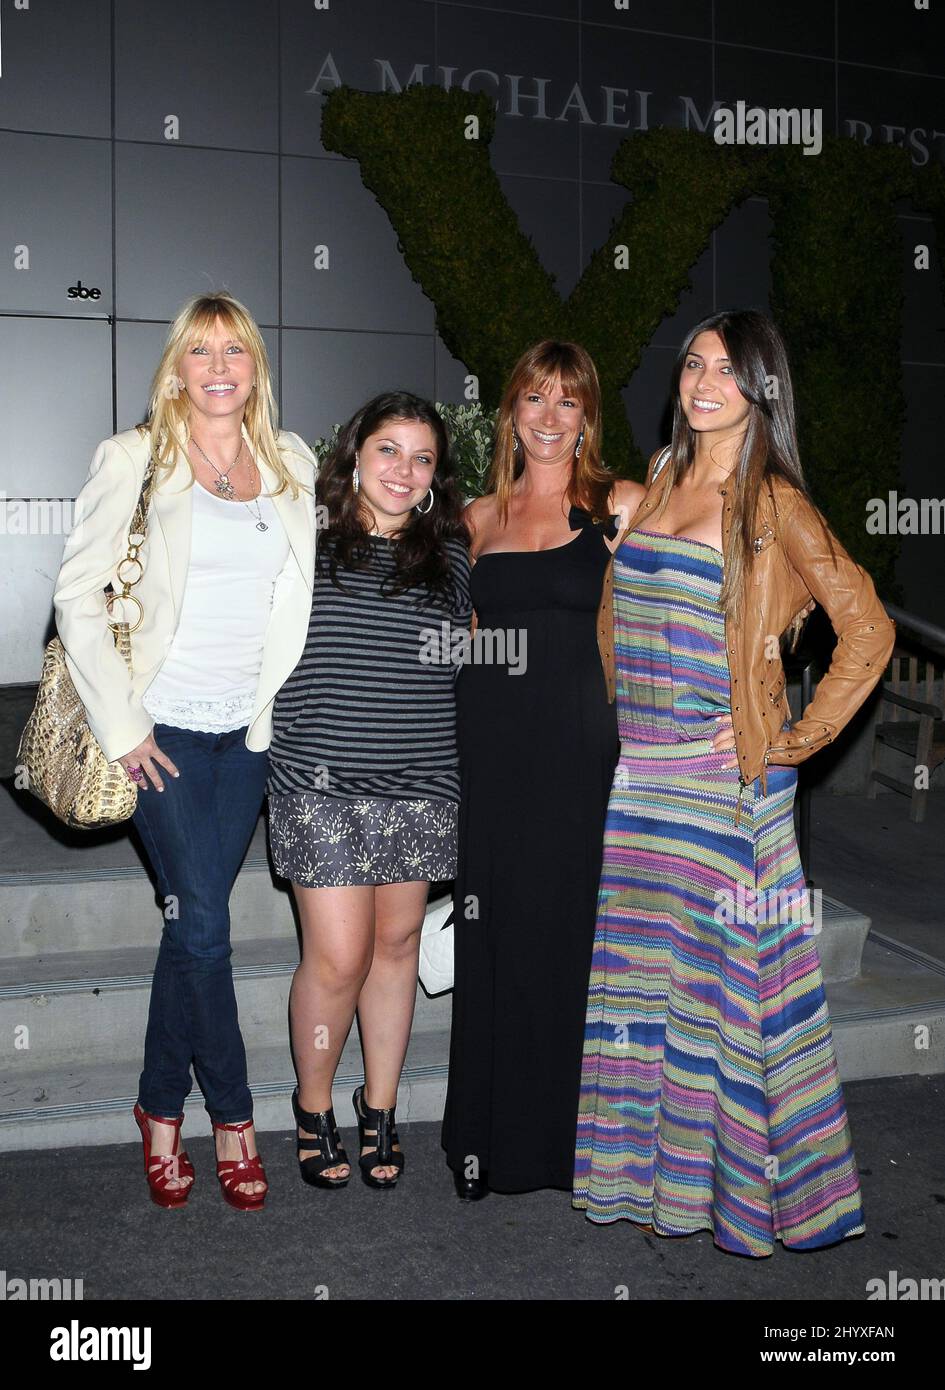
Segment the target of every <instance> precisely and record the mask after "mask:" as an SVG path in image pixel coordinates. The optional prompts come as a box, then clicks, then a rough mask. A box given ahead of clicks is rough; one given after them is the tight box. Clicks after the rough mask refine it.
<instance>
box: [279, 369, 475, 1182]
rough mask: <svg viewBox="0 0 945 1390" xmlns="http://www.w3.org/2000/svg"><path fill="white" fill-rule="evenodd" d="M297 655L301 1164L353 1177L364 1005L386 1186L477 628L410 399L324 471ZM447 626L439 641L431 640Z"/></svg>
mask: <svg viewBox="0 0 945 1390" xmlns="http://www.w3.org/2000/svg"><path fill="white" fill-rule="evenodd" d="M316 501H317V502H318V504H320V507H321V509H322V517H323V519H324V520H325V529H324V530H323V532H322V535H321V537H320V539H319V543H318V550H317V560H316V573H315V585H314V591H313V598H312V612H311V620H310V623H309V630H308V638H307V641H306V644H305V650H304V652H303V655H302V657H301V660H300V661H299V664H298V666H297V667H296V669H295V671H294V672H293V674H292V675H291V676H290V678H289V680H288V681H287V682H286V684H285V685H284V686H283V687H282V690H281V691H280V693H279V695H278V697H277V699H276V704H275V708H274V711H273V741H272V745H271V748H270V777H269V808H270V810H269V829H270V841H271V845H272V853H273V859H274V861H275V865H276V869H277V871H278V872H279V873H280V874H282V875H283V876H284V877H286V878H288V879H290V880H291V882H292V887H293V891H294V893H295V899H296V903H297V905H298V910H299V917H300V919H301V924H302V952H303V953H302V960H301V963H300V964H299V967H298V969H297V971H296V973H295V978H294V980H293V982H292V990H291V994H290V1000H289V1012H290V1022H291V1030H292V1045H293V1052H294V1055H295V1064H296V1071H297V1074H298V1080H299V1084H298V1087H297V1088H296V1091H295V1092H294V1094H293V1097H292V1105H293V1111H294V1113H295V1118H296V1122H297V1124H298V1152H299V1167H300V1171H301V1174H302V1177H303V1179H304V1180H305V1181H306V1182H308V1183H310V1184H312V1185H313V1186H318V1187H342V1186H344V1184H345V1183H346V1182H347V1181H348V1178H349V1175H350V1166H349V1164H348V1160H347V1155H346V1154H345V1151H344V1149H343V1148H342V1147H341V1143H340V1139H339V1135H338V1130H337V1126H336V1124H335V1117H334V1113H333V1111H332V1105H331V1088H332V1082H333V1080H334V1075H335V1070H336V1068H337V1065H338V1060H339V1058H340V1056H341V1051H342V1048H343V1047H344V1044H345V1040H346V1038H347V1036H348V1033H349V1031H350V1028H351V1024H352V1021H353V1019H354V1015H355V1011H357V1013H358V1019H359V1025H360V1034H361V1044H362V1049H363V1052H364V1074H365V1084H364V1085H363V1086H359V1087H358V1088H357V1090H356V1091H355V1093H354V1108H355V1115H356V1117H357V1121H358V1130H359V1138H360V1147H361V1152H360V1157H359V1166H360V1169H361V1175H362V1177H363V1179H364V1181H365V1182H366V1183H367V1184H368V1185H369V1186H372V1187H383V1188H388V1187H393V1186H394V1184H395V1183H396V1181H397V1179H398V1177H399V1175H400V1173H401V1171H402V1170H403V1166H404V1158H403V1154H402V1152H401V1149H400V1145H399V1143H398V1141H397V1131H396V1128H395V1116H394V1106H395V1104H396V1100H397V1086H398V1082H399V1080H400V1073H401V1069H402V1067H403V1062H404V1057H405V1055H406V1051H407V1042H408V1040H409V1036H410V1025H411V1021H412V1018H413V1006H414V999H415V997H416V987H417V964H418V955H419V945H420V928H421V926H422V923H423V917H424V911H425V907H426V900H427V893H428V890H429V885H430V883H431V882H436V881H440V880H446V879H451V878H453V877H454V875H455V872H456V822H457V803H458V801H459V770H458V759H457V752H456V735H455V710H454V700H453V685H454V676H455V673H456V667H455V665H453V664H451V661H450V654H451V651H452V650H453V646H454V644H453V642H452V631H453V628H454V626H456V627H458V628H467V629H468V627H469V623H470V619H471V604H470V599H469V558H468V550H467V537H466V530H465V525H464V522H463V515H462V514H463V504H462V497H461V495H460V491H459V487H458V484H457V481H456V477H455V475H454V472H453V468H452V465H451V461H450V455H449V447H448V439H447V435H446V429H445V427H444V425H443V421H442V420H441V419H440V416H439V415H438V414H437V412H436V410H435V409H434V407H433V406H432V405H430V404H429V402H427V401H424V400H420V399H419V398H418V397H416V396H413V395H410V394H408V393H407V392H402V391H396V392H388V393H385V394H383V395H380V396H376V397H375V398H374V399H373V400H370V401H368V402H367V404H366V405H364V406H362V408H361V409H360V410H359V411H358V412H357V413H356V414H355V415H354V417H353V418H352V419H351V420H350V421H349V422H348V424H347V425H346V426H345V427H344V429H343V430H342V432H341V434H340V436H339V439H338V443H337V445H336V447H335V449H334V450H333V452H332V454H331V456H330V457H329V458H328V459H327V460H326V462H325V464H324V466H323V467H322V469H321V472H320V474H319V477H318V483H317V489H316ZM433 634H435V635H436V640H433V637H432V635H433Z"/></svg>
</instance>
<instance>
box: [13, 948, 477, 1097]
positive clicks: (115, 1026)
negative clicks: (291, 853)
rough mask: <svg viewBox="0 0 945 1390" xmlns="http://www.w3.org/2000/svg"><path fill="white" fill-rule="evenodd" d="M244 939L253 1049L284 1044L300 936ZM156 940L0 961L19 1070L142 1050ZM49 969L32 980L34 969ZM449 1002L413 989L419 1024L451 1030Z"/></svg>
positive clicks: (243, 1015) (238, 971) (238, 976)
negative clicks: (152, 943) (116, 948)
mask: <svg viewBox="0 0 945 1390" xmlns="http://www.w3.org/2000/svg"><path fill="white" fill-rule="evenodd" d="M286 947H287V943H285V942H280V941H266V940H262V941H240V942H238V943H237V944H236V946H235V948H234V952H233V975H234V980H235V984H236V997H237V1001H238V1004H239V1015H240V1026H241V1028H242V1032H243V1037H244V1039H245V1042H246V1047H247V1050H250V1049H252V1048H257V1047H259V1048H266V1047H270V1046H275V1045H278V1044H279V1043H280V1042H282V1040H283V1039H284V1038H285V1037H286V1036H287V1033H288V1003H289V986H290V985H291V982H292V975H293V972H294V971H295V968H296V966H297V964H298V959H299V957H298V951H297V949H296V945H295V940H294V938H293V940H292V942H291V943H290V944H289V945H288V949H286ZM153 963H154V948H153V947H136V948H131V949H126V950H124V951H112V952H107V953H106V952H93V951H85V952H77V953H65V952H58V953H53V954H52V955H51V956H50V957H48V958H45V959H43V960H42V961H41V962H37V961H36V960H35V959H33V958H29V959H27V960H25V961H24V960H22V959H19V958H14V959H13V960H9V959H8V960H4V961H0V1037H8V1038H16V1039H18V1041H17V1045H16V1048H15V1050H14V1052H13V1054H12V1057H11V1059H10V1063H9V1064H8V1067H9V1071H10V1072H12V1073H13V1074H19V1073H29V1072H32V1071H33V1070H35V1069H37V1068H38V1069H40V1070H43V1069H48V1068H50V1067H58V1066H61V1065H67V1064H70V1063H71V1062H72V1061H73V1060H74V1058H75V1057H77V1056H78V1057H81V1058H82V1059H83V1061H84V1062H85V1063H87V1064H88V1065H94V1064H96V1063H107V1062H109V1061H112V1060H114V1059H116V1058H121V1057H137V1056H138V1054H139V1053H140V1050H141V1045H142V1039H143V1038H144V1033H145V1027H146V1024H147V1017H148V1001H149V998H150V991H151V973H150V972H151V967H152V966H153ZM36 964H41V965H42V967H43V969H42V971H41V973H40V975H39V978H36V971H35V969H34V967H35V966H36ZM449 1018H450V999H449V996H448V995H443V996H440V997H438V998H435V999H428V998H427V996H426V995H425V994H424V992H423V990H422V989H421V988H420V986H419V985H418V986H417V1005H416V1014H415V1018H414V1031H415V1032H418V1033H423V1032H430V1031H436V1030H441V1029H443V1028H448V1027H449Z"/></svg>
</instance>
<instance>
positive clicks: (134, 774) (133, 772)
mask: <svg viewBox="0 0 945 1390" xmlns="http://www.w3.org/2000/svg"><path fill="white" fill-rule="evenodd" d="M125 771H126V772H127V774H128V776H129V777H130V778H131V780H132V781H133V782H140V781H141V780H142V778H143V776H144V774H143V773H142V771H141V768H140V767H126V768H125Z"/></svg>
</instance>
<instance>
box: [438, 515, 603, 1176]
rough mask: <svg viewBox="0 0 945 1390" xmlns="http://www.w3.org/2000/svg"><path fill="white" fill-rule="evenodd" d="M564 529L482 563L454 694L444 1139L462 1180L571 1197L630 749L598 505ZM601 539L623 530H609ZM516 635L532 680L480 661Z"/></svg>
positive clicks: (474, 580) (474, 577)
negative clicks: (603, 615) (592, 977)
mask: <svg viewBox="0 0 945 1390" xmlns="http://www.w3.org/2000/svg"><path fill="white" fill-rule="evenodd" d="M568 522H569V526H570V528H571V530H572V531H576V532H577V534H576V535H575V536H573V537H572V539H571V540H570V541H569V542H566V543H565V544H564V545H561V546H556V547H554V548H552V549H550V550H542V551H535V552H523V551H511V552H495V553H492V554H485V555H483V556H481V557H480V558H479V560H478V561H477V563H476V564H475V566H474V568H473V571H472V579H471V586H472V600H473V607H474V608H475V610H476V616H477V636H476V639H475V641H474V644H473V659H472V661H471V662H469V663H467V664H466V665H464V667H463V669H462V670H461V672H460V675H459V678H458V681H457V687H456V706H457V716H456V717H457V739H458V745H459V759H460V776H461V795H460V811H459V863H458V872H457V878H456V886H455V907H456V911H455V918H454V920H455V931H454V940H455V955H456V965H455V985H454V990H453V1025H452V1036H451V1042H450V1072H449V1086H448V1092H447V1098H446V1110H445V1115H444V1120H443V1147H444V1149H445V1150H446V1156H447V1162H448V1163H449V1165H450V1167H451V1168H452V1169H453V1170H454V1171H458V1172H463V1171H466V1172H467V1173H469V1174H470V1175H472V1176H475V1175H476V1174H477V1173H481V1172H485V1173H487V1174H488V1180H489V1185H490V1186H491V1187H493V1188H495V1189H496V1190H497V1191H500V1192H524V1191H530V1190H533V1189H536V1188H543V1187H558V1188H565V1189H568V1190H570V1188H571V1184H572V1181H573V1176H574V1145H575V1133H576V1126H577V1112H578V1097H579V1089H580V1079H581V1056H582V1049H583V1042H584V1021H585V1013H586V1010H587V985H588V975H589V971H590V963H591V952H592V947H593V941H594V928H595V921H596V912H597V895H598V887H599V881H600V872H601V861H602V852H603V833H604V820H605V815H606V810H607V800H608V796H609V793H610V787H611V782H612V780H613V773H614V768H615V766H616V762H617V758H618V755H619V751H620V744H619V738H618V735H617V720H616V709H615V706H614V705H611V704H608V702H607V692H606V686H605V682H604V673H603V669H602V666H601V659H600V654H599V652H598V647H597V609H598V604H599V602H600V596H601V586H602V583H603V577H604V568H605V566H606V564H607V561H608V560H609V558H610V553H609V551H608V549H607V546H606V544H605V542H604V536H603V534H602V527H601V525H600V524H599V523H595V522H594V521H593V520H592V518H591V516H590V515H589V513H587V512H585V511H583V510H581V509H580V508H577V507H572V508H571V510H570V513H569V517H568ZM604 529H606V531H607V534H608V535H613V522H612V521H610V522H608V523H606V526H605V528H604ZM510 629H511V630H514V631H516V632H518V633H519V634H521V633H524V636H525V649H524V655H525V660H524V670H523V671H522V673H521V674H515V673H514V672H513V671H512V670H510V667H509V665H508V664H501V665H500V664H489V663H486V662H482V663H481V664H480V663H477V661H476V651H477V644H480V643H481V642H485V643H488V642H489V640H490V639H488V637H487V636H485V635H484V633H488V631H490V630H492V631H495V630H502V631H503V632H507V631H508V630H510ZM486 649H487V648H486ZM518 656H519V660H521V652H520V651H519V653H518ZM471 1158H475V1160H476V1161H477V1164H478V1167H477V1168H475V1169H473V1168H471V1167H470V1164H469V1160H470V1159H471Z"/></svg>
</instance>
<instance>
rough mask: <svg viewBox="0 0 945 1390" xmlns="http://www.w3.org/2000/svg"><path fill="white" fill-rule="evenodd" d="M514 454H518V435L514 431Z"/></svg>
mask: <svg viewBox="0 0 945 1390" xmlns="http://www.w3.org/2000/svg"><path fill="white" fill-rule="evenodd" d="M512 453H513V454H517V453H518V435H517V434H516V433H515V431H514V430H513V431H512Z"/></svg>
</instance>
